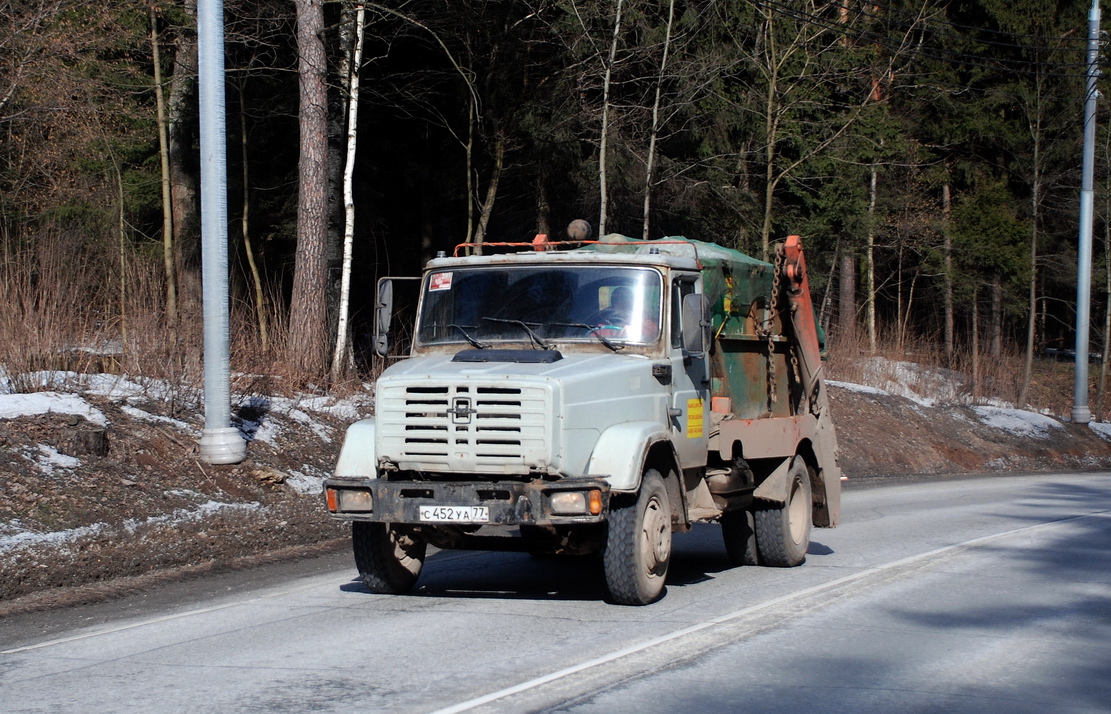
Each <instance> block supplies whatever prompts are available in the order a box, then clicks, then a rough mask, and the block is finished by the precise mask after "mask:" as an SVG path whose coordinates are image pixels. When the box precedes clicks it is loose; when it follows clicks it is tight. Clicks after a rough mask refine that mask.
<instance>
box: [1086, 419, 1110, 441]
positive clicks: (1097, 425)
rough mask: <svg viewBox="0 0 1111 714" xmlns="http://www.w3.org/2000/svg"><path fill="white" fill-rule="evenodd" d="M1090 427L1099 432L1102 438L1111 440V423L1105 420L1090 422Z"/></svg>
mask: <svg viewBox="0 0 1111 714" xmlns="http://www.w3.org/2000/svg"><path fill="white" fill-rule="evenodd" d="M1088 428H1089V429H1091V430H1092V431H1094V432H1095V433H1096V434H1098V435H1099V436H1100V437H1101V438H1103V439H1105V440H1107V441H1111V424H1108V423H1107V422H1103V421H1091V422H1088Z"/></svg>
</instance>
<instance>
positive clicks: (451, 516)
mask: <svg viewBox="0 0 1111 714" xmlns="http://www.w3.org/2000/svg"><path fill="white" fill-rule="evenodd" d="M420 519H421V520H422V521H425V522H428V523H489V522H490V509H489V508H488V507H487V506H421V507H420Z"/></svg>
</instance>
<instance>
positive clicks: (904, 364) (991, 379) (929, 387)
mask: <svg viewBox="0 0 1111 714" xmlns="http://www.w3.org/2000/svg"><path fill="white" fill-rule="evenodd" d="M1025 368H1026V367H1025V354H1024V353H1023V352H1021V351H1019V350H1017V349H1015V348H1013V347H1007V348H1004V349H1003V351H1002V353H1001V354H999V355H991V354H989V353H987V352H985V351H981V354H980V355H979V357H978V359H976V358H974V355H973V354H972V352H971V350H968V349H965V350H961V351H959V352H958V353H957V354H956V355H955V356H954V359H953V360H952V361H951V362H950V361H949V360H947V359H946V358H945V354H944V352H943V351H942V350H941V348H940V346H939V345H937V344H934V343H930V342H926V341H917V342H912V343H904V344H903V345H901V346H900V345H898V344H897V343H895V341H894V340H885V339H881V340H880V341H879V344H878V345H877V348H876V350H875V352H872V351H871V350H870V349H869V347H868V343H867V340H866V339H865V338H862V337H861V338H858V339H857V340H856V341H854V342H851V343H849V344H846V343H844V342H839V341H837V340H836V339H831V340H830V344H829V361H828V369H829V374H830V378H831V379H836V380H840V381H845V382H853V383H857V384H865V385H868V386H872V387H877V388H881V389H891V388H892V387H894V386H896V385H900V386H902V387H903V388H906V389H909V390H910V391H912V392H914V393H916V394H918V395H919V396H922V397H929V398H932V399H934V400H936V401H938V402H939V403H943V404H945V403H949V404H990V403H1006V404H1013V405H1015V406H1019V407H1022V408H1026V409H1033V410H1035V411H1044V412H1048V413H1050V414H1053V415H1055V416H1057V417H1059V418H1064V419H1067V418H1069V417H1070V415H1071V412H1072V406H1073V380H1074V374H1075V371H1074V366H1073V363H1072V362H1061V361H1056V360H1053V359H1047V358H1040V357H1039V358H1035V360H1034V362H1033V367H1032V370H1031V377H1030V386H1029V388H1028V390H1027V394H1026V400H1025V404H1019V397H1020V394H1021V391H1022V382H1023V376H1024V373H1025ZM1098 374H1099V365H1091V367H1090V369H1089V377H1090V383H1091V388H1090V390H1089V395H1090V397H1089V399H1090V402H1091V403H1090V407H1091V409H1092V412H1093V417H1094V418H1097V420H1107V419H1108V418H1109V417H1111V413H1109V410H1107V409H1105V410H1104V413H1103V414H1102V415H1096V414H1095V411H1096V408H1095V405H1096V401H1097V394H1096V386H1097V380H1098ZM1105 401H1111V400H1105ZM1098 417H1102V419H1098Z"/></svg>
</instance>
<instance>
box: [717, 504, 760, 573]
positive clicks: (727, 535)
mask: <svg viewBox="0 0 1111 714" xmlns="http://www.w3.org/2000/svg"><path fill="white" fill-rule="evenodd" d="M721 537H722V540H724V541H725V552H726V553H728V554H729V562H730V563H732V564H733V565H759V564H760V556H759V553H758V551H757V548H756V519H755V516H754V515H753V513H752V511H749V510H747V509H745V510H740V511H728V512H726V513H724V514H722V516H721Z"/></svg>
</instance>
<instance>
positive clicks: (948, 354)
mask: <svg viewBox="0 0 1111 714" xmlns="http://www.w3.org/2000/svg"><path fill="white" fill-rule="evenodd" d="M952 209H953V204H952V201H951V197H950V194H949V184H944V185H943V186H942V187H941V216H942V219H941V221H942V228H941V241H942V246H941V255H942V260H943V261H944V269H943V270H944V275H943V276H942V277H943V280H944V283H945V285H944V297H943V303H944V305H943V311H944V313H945V314H944V317H943V320H944V323H945V327H944V332H945V359H946V361H947V362H948V363H949V364H950V365H951V364H952V363H953V238H952V234H951V232H950V230H951V227H952V224H951V213H952Z"/></svg>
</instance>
